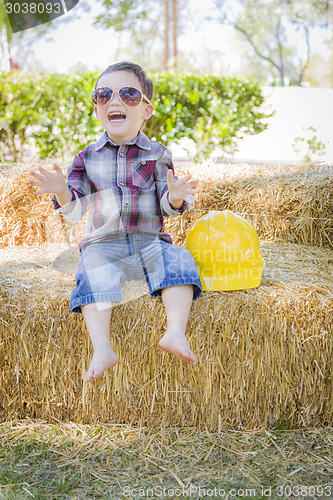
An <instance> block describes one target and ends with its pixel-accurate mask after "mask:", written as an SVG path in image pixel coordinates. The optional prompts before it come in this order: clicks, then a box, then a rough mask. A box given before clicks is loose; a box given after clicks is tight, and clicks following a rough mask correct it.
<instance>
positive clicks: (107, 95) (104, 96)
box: [93, 88, 113, 106]
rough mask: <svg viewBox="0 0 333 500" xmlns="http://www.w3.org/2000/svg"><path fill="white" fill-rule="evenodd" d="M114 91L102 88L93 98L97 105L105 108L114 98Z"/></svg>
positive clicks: (96, 91)
mask: <svg viewBox="0 0 333 500" xmlns="http://www.w3.org/2000/svg"><path fill="white" fill-rule="evenodd" d="M112 94H113V90H112V89H108V88H101V89H97V90H95V92H94V94H93V96H94V99H95V103H96V104H99V105H100V106H104V105H105V104H106V103H107V102H108V101H109V100H110V99H111V97H112Z"/></svg>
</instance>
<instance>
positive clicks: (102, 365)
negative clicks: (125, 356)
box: [84, 345, 119, 382]
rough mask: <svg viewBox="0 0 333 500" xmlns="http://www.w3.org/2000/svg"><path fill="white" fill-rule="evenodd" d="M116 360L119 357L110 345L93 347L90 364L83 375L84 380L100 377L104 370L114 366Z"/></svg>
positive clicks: (88, 380)
mask: <svg viewBox="0 0 333 500" xmlns="http://www.w3.org/2000/svg"><path fill="white" fill-rule="evenodd" d="M118 361H119V358H118V356H117V354H116V353H115V352H114V350H113V349H112V347H111V345H110V346H108V347H105V346H101V347H100V348H98V349H95V351H94V354H93V357H92V359H91V362H90V366H89V368H88V371H87V373H86V375H85V377H84V382H90V380H93V379H96V378H100V377H101V376H102V375H103V373H104V372H105V370H107V369H108V368H112V367H113V366H115V365H116V364H117V363H118Z"/></svg>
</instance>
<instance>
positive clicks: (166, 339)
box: [159, 331, 196, 366]
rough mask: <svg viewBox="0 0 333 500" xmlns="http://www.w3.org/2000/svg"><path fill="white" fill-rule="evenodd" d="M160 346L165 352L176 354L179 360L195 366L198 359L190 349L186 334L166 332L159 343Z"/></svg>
mask: <svg viewBox="0 0 333 500" xmlns="http://www.w3.org/2000/svg"><path fill="white" fill-rule="evenodd" d="M159 346H160V348H161V349H163V351H166V352H170V353H171V354H175V356H177V358H179V359H181V360H182V361H185V363H189V364H190V365H192V366H194V365H195V364H196V358H195V356H194V354H193V352H192V351H191V349H190V346H189V343H188V342H187V339H186V337H185V335H184V334H182V333H179V332H174V333H171V332H168V331H167V332H166V334H165V335H164V336H163V337H162V338H161V340H160V341H159Z"/></svg>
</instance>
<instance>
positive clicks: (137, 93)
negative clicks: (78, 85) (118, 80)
mask: <svg viewBox="0 0 333 500" xmlns="http://www.w3.org/2000/svg"><path fill="white" fill-rule="evenodd" d="M116 92H117V91H116V90H112V89H109V87H100V88H99V89H96V90H94V92H93V93H92V95H91V99H92V102H93V103H94V104H95V105H98V106H105V104H107V103H108V102H109V101H110V99H111V97H112V96H113V94H114V93H116ZM118 95H119V99H120V100H121V102H123V103H124V104H126V106H131V107H132V108H134V107H135V106H138V105H139V104H140V103H141V102H142V101H144V102H146V103H147V104H151V102H150V100H149V99H148V97H146V96H145V95H144V94H143V93H142V92H141V90H139V89H136V88H135V87H123V88H122V89H119V90H118Z"/></svg>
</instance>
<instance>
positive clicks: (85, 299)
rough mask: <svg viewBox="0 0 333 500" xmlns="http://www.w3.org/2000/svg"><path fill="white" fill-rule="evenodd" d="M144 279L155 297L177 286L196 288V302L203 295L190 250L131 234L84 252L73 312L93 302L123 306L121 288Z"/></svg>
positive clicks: (82, 252) (194, 292)
mask: <svg viewBox="0 0 333 500" xmlns="http://www.w3.org/2000/svg"><path fill="white" fill-rule="evenodd" d="M142 279H143V280H145V281H146V282H147V283H148V290H149V293H150V295H151V296H152V297H160V296H161V291H162V288H165V287H169V286H176V285H193V300H195V299H197V298H198V297H200V295H201V294H202V286H201V281H200V276H199V271H198V268H197V266H196V264H195V262H194V260H193V257H192V255H191V254H190V253H189V251H188V250H186V249H185V248H183V247H179V246H176V245H173V244H172V243H168V242H166V241H164V240H161V239H160V238H159V237H158V236H154V235H150V234H129V235H126V236H124V237H119V238H115V239H109V240H106V241H99V242H94V243H90V244H89V245H87V246H86V247H84V248H83V249H82V250H81V258H80V263H79V267H78V270H77V273H76V288H75V290H73V292H72V295H71V305H70V306H71V310H72V311H73V312H77V313H79V312H81V306H83V305H85V304H91V303H93V302H120V301H122V300H123V296H122V293H121V284H122V283H124V281H131V280H142Z"/></svg>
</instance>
